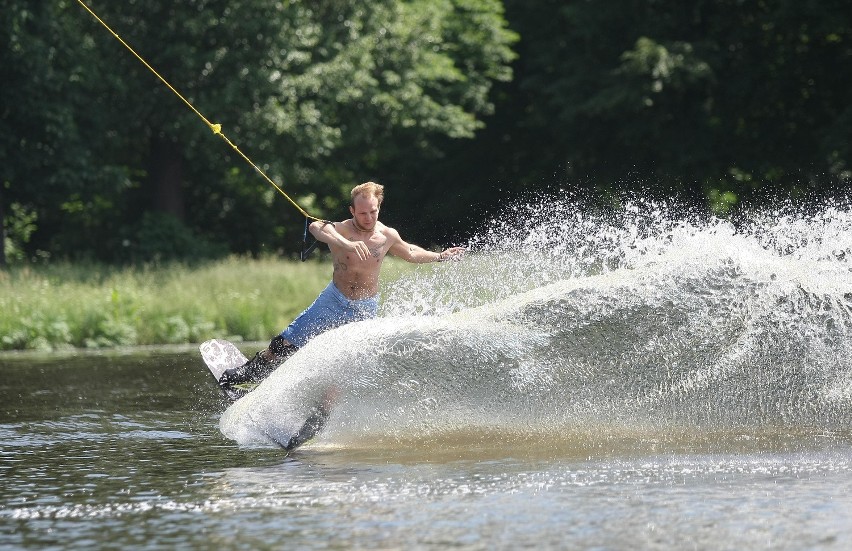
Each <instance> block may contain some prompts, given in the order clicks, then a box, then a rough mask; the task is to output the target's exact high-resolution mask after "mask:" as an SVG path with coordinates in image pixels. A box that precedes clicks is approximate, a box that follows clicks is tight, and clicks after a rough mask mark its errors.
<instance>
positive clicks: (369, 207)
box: [349, 195, 379, 230]
mask: <svg viewBox="0 0 852 551" xmlns="http://www.w3.org/2000/svg"><path fill="white" fill-rule="evenodd" d="M349 212H351V213H352V217H353V218H354V219H355V221H356V222H357V223H358V226H360V227H361V228H362V229H365V230H372V229H373V228H374V227H375V226H376V221H377V220H378V219H379V200H378V199H376V198H375V197H372V196H370V197H368V196H364V195H358V196H357V197H355V204H354V205H353V206H351V207H349Z"/></svg>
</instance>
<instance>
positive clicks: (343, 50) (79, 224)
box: [0, 0, 513, 259]
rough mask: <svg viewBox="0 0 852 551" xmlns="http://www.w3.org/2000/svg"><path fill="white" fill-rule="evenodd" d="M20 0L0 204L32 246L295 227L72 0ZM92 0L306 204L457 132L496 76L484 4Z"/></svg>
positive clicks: (499, 50) (500, 59)
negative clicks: (15, 211)
mask: <svg viewBox="0 0 852 551" xmlns="http://www.w3.org/2000/svg"><path fill="white" fill-rule="evenodd" d="M30 4H31V2H28V1H27V0H11V5H10V7H9V8H8V9H4V11H3V14H2V15H0V18H2V19H0V20H2V23H3V32H4V35H3V39H4V42H5V43H6V44H8V45H9V47H8V48H6V49H4V50H3V51H2V52H0V70H2V71H3V74H2V75H0V76H2V77H3V82H4V87H2V90H0V94H2V99H3V104H2V105H3V106H4V107H3V112H2V119H0V123H2V125H3V128H2V129H3V130H6V132H4V133H3V136H2V138H0V139H3V140H5V141H4V142H3V143H2V148H3V154H4V157H5V158H4V160H5V161H9V162H7V163H4V165H6V166H5V167H4V169H3V170H4V171H3V172H2V173H0V176H2V180H1V181H2V182H3V183H4V186H5V192H6V193H4V200H5V201H7V202H8V204H11V203H18V204H21V205H22V206H23V207H24V208H25V209H29V208H31V209H32V210H33V212H36V213H37V219H36V225H37V227H38V229H37V231H36V232H35V234H34V235H33V239H32V242H31V243H30V244H29V248H30V250H31V251H32V250H35V249H43V250H49V251H52V252H53V253H54V254H61V255H76V254H80V253H82V254H92V255H101V256H104V257H105V258H113V259H114V258H132V257H134V255H137V254H141V251H142V250H144V247H142V246H141V244H140V243H139V239H140V238H141V236H151V235H161V234H162V232H156V231H152V228H151V227H150V226H151V225H152V224H161V223H163V222H161V221H162V220H163V219H162V218H158V217H151V216H145V214H146V213H148V212H150V211H156V212H160V213H164V214H166V215H168V216H171V217H173V218H174V219H175V220H177V221H178V222H179V223H180V224H182V225H183V226H185V227H186V228H187V231H188V232H190V234H194V235H195V236H196V238H198V239H199V240H203V239H206V240H207V241H213V242H216V243H221V244H225V245H226V246H227V247H228V248H229V249H231V250H234V251H251V252H257V251H259V250H262V249H264V248H266V249H273V248H279V247H287V246H288V240H289V239H292V238H293V236H294V235H295V234H299V233H301V219H300V215H299V214H298V213H297V212H296V211H295V209H292V208H290V206H289V205H288V204H287V203H286V202H285V201H282V200H279V199H278V198H276V192H275V191H274V190H273V189H272V188H271V187H270V186H268V184H267V183H266V182H265V181H264V180H262V179H261V178H259V177H258V176H257V175H256V174H255V173H254V171H253V170H252V169H251V168H250V167H249V166H248V165H246V164H245V163H244V162H243V160H242V159H240V158H239V157H238V156H237V155H236V153H235V152H234V151H232V150H230V149H229V148H228V147H227V146H225V145H223V144H222V143H220V142H219V139H218V138H217V137H215V136H213V135H212V134H211V133H210V132H209V130H208V129H207V128H206V127H205V126H204V124H203V123H202V122H201V121H200V119H198V118H197V116H196V115H195V114H193V113H192V112H191V111H190V110H189V109H188V108H187V107H186V106H185V105H184V104H183V103H182V102H181V101H180V100H179V99H178V98H177V97H176V96H175V95H174V94H173V93H172V92H171V91H169V90H168V89H167V88H166V87H165V86H163V84H162V83H161V82H160V81H159V80H157V79H156V78H155V77H154V76H153V75H152V74H151V73H150V72H149V71H148V70H147V69H145V68H144V66H142V64H140V63H139V62H138V60H136V59H135V58H134V57H132V56H131V55H130V53H129V52H128V51H127V50H126V49H125V48H124V47H122V46H121V45H120V44H119V43H118V42H117V41H115V40H114V38H113V37H112V36H111V35H110V34H109V33H108V32H106V30H105V29H103V28H102V27H101V26H100V25H99V24H98V23H97V22H96V21H95V20H94V19H93V18H91V17H90V16H89V14H87V13H86V12H85V10H83V9H82V8H81V7H80V6H79V4H78V3H77V2H75V1H73V0H50V1H46V2H41V3H37V4H36V5H35V6H31V5H30ZM90 5H91V6H92V8H93V9H94V10H95V11H96V12H97V13H98V14H99V15H100V16H101V17H102V18H103V19H104V20H105V21H106V22H107V23H108V24H109V25H110V26H111V27H112V28H113V29H114V30H115V31H116V32H117V33H118V34H119V35H120V36H122V38H124V39H125V40H126V42H127V43H128V44H130V45H131V46H132V47H133V48H134V49H135V50H136V51H137V52H138V53H139V54H140V55H142V56H143V57H144V58H145V59H146V60H147V61H148V62H150V63H151V65H152V66H153V67H155V68H156V69H157V71H158V72H159V73H160V74H161V75H163V77H164V78H166V79H167V80H168V81H169V82H171V83H172V84H173V85H174V86H175V88H176V89H177V90H179V91H180V93H181V94H183V95H184V96H185V97H186V98H187V99H188V100H189V101H191V102H192V104H193V105H194V106H195V107H196V108H197V109H198V110H199V111H201V112H202V113H203V114H204V115H205V116H206V117H207V118H208V119H210V121H211V122H214V123H220V124H222V127H223V130H224V132H225V134H226V135H227V136H228V137H229V138H231V139H232V140H233V141H234V142H235V143H237V144H238V146H239V147H240V149H241V150H242V151H243V152H245V153H247V154H248V155H249V156H250V157H251V158H252V159H253V160H254V161H256V162H257V163H258V164H259V165H260V166H261V168H262V169H263V170H264V171H265V172H267V173H268V174H269V175H270V176H271V177H272V178H273V179H274V180H275V181H277V182H280V183H281V184H282V186H283V187H284V188H285V189H286V191H287V192H288V193H290V194H291V195H292V196H293V197H294V198H296V199H297V200H299V201H300V203H301V204H303V205H304V206H305V207H307V208H308V209H309V210H311V211H312V212H313V213H315V214H318V215H329V216H330V215H337V214H339V211H340V209H341V204H340V202H341V200H342V199H343V197H344V196H343V193H342V190H343V189H345V188H346V187H348V186H350V185H351V184H352V183H356V182H357V181H359V180H363V179H366V178H369V177H371V176H372V175H373V174H375V173H377V172H379V170H380V168H381V167H383V166H386V165H387V164H388V162H389V161H388V160H389V159H395V160H396V162H405V161H406V157H407V156H408V155H412V154H413V155H421V154H427V153H434V150H435V145H436V143H437V142H438V140H439V138H440V137H441V136H453V137H456V138H462V137H464V138H468V137H471V136H473V134H474V132H475V131H476V129H477V128H479V127H480V126H481V124H482V123H481V117H482V116H483V115H486V114H487V113H488V112H489V111H490V110H491V109H492V105H491V103H490V101H489V99H488V94H489V91H490V88H491V86H492V84H493V83H494V82H496V81H499V80H506V79H507V78H509V75H510V72H509V69H508V63H509V62H510V60H511V58H512V52H511V49H510V44H511V42H512V40H513V34H512V33H511V32H508V31H507V30H506V29H505V21H504V20H503V18H502V6H501V4H500V2H498V1H492V0H442V1H431V0H430V1H426V0H415V1H401V0H379V1H377V2H371V3H368V4H364V3H360V2H344V1H340V0H326V1H322V2H311V3H306V2H295V1H286V2H280V1H272V0H252V1H251V2H249V1H240V0H229V1H227V2H226V1H224V0H188V1H186V2H179V3H173V2H165V1H163V0H130V1H128V2H125V3H107V2H102V1H92V2H91V3H90ZM46 150H49V153H50V154H49V155H45V154H44V152H45V151H46ZM374 171H375V172H374ZM6 212H7V213H8V210H7V211H6ZM176 231H177V230H176ZM183 233H185V232H183ZM186 235H189V234H186ZM158 239H159V238H158ZM190 239H191V238H190ZM290 250H292V248H291V249H290Z"/></svg>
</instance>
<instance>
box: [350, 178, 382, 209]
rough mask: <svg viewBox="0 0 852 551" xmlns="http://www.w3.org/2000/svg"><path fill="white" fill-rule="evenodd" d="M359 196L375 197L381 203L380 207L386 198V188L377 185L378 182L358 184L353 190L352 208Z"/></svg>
mask: <svg viewBox="0 0 852 551" xmlns="http://www.w3.org/2000/svg"><path fill="white" fill-rule="evenodd" d="M359 195H363V196H365V197H375V198H376V200H377V201H378V202H379V205H381V204H382V200H384V198H385V186H383V185H381V184H377V183H376V182H364V183H363V184H358V185H357V186H355V187H354V188H352V206H353V207H354V206H355V198H356V197H358V196H359Z"/></svg>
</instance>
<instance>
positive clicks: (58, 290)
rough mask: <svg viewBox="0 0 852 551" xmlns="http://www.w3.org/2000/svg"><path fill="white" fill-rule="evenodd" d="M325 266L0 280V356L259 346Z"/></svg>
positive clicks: (33, 274) (84, 269)
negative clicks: (216, 343)
mask: <svg viewBox="0 0 852 551" xmlns="http://www.w3.org/2000/svg"><path fill="white" fill-rule="evenodd" d="M331 271H332V268H331V265H330V264H329V263H327V262H306V263H301V262H293V261H282V260H278V259H260V260H251V259H245V258H237V257H232V258H229V259H226V260H221V261H217V262H213V263H209V264H204V265H201V266H198V267H188V266H182V265H170V266H168V267H147V268H112V267H107V266H101V265H91V264H63V263H59V264H53V265H47V266H28V267H20V268H11V269H10V270H8V271H5V272H4V271H0V350H25V349H36V350H56V349H63V348H72V347H80V348H103V347H114V346H132V345H146V344H176V343H190V342H201V341H203V340H205V339H208V338H211V337H225V338H230V339H233V340H267V339H269V338H271V337H272V336H273V335H275V334H276V333H278V332H279V331H281V330H282V329H283V328H284V327H286V326H287V324H288V323H290V321H292V319H293V318H294V317H295V316H296V315H297V314H298V313H299V312H301V311H302V310H303V309H304V308H305V307H306V306H307V305H308V304H310V303H311V301H313V299H314V298H315V297H316V296H317V294H318V293H319V292H320V291H321V290H322V289H323V287H325V286H326V285H327V284H328V282H329V280H330V278H331Z"/></svg>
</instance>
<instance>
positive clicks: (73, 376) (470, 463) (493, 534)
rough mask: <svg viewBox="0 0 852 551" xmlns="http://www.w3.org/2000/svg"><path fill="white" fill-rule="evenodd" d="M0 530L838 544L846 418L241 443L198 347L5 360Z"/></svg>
mask: <svg viewBox="0 0 852 551" xmlns="http://www.w3.org/2000/svg"><path fill="white" fill-rule="evenodd" d="M0 373H2V380H0V445H2V449H1V450H0V477H2V481H3V484H2V489H0V548H38V549H49V548H57V549H59V548H110V549H117V548H122V549H123V548H134V549H174V548H199V549H209V548H221V549H235V548H244V549H280V548H283V547H295V548H424V547H434V548H442V549H443V548H446V547H456V548H470V549H485V548H489V549H490V548H517V547H523V546H529V547H536V548H560V549H584V548H590V547H597V548H613V549H617V548H645V549H680V548H684V547H693V548H698V549H720V548H729V549H738V548H750V549H762V548H773V549H801V548H821V549H843V548H844V547H845V545H846V544H847V543H848V541H850V538H852V528H850V523H849V519H852V497H850V496H852V468H850V463H852V454H850V447H849V443H848V440H847V439H846V438H845V437H843V436H837V435H835V436H832V435H823V436H820V435H810V436H809V437H808V440H807V442H808V445H807V446H805V447H802V446H783V447H782V448H783V449H760V446H757V447H756V448H755V449H743V450H741V451H740V452H734V451H727V452H725V453H694V452H684V451H677V450H662V451H661V452H660V453H647V452H643V453H640V454H630V453H626V454H625V453H622V454H614V455H613V454H609V455H608V456H598V457H594V456H589V455H588V454H584V455H581V454H578V453H561V452H560V453H530V451H529V450H526V451H524V450H522V449H513V448H512V447H511V446H503V447H502V448H500V449H489V450H471V449H467V450H466V449H465V448H464V447H463V446H461V445H456V447H455V448H452V449H443V450H438V449H430V447H429V446H428V445H421V446H420V447H413V448H406V447H401V446H396V447H392V448H386V449H383V448H381V447H372V448H368V449H337V450H335V449H328V448H319V449H318V448H311V447H307V448H305V449H302V450H300V451H299V452H297V453H295V454H293V455H292V456H291V457H285V455H284V454H283V452H282V451H280V450H277V449H241V448H239V447H237V446H236V445H235V444H234V443H233V442H231V441H228V440H225V439H224V438H223V437H222V436H221V434H220V433H219V430H218V425H217V423H218V418H219V415H220V413H221V411H222V409H223V407H224V401H223V400H222V399H221V398H220V396H219V395H218V392H217V391H216V389H215V388H213V387H212V385H210V381H208V379H207V377H208V376H207V374H206V373H205V372H204V370H203V368H202V367H201V365H200V363H199V360H198V357H197V354H196V352H195V350H194V349H186V350H177V351H170V352H168V353H163V352H149V353H143V354H138V353H137V354H127V355H122V354H112V355H83V356H69V357H63V358H57V357H38V356H11V357H5V358H3V359H0Z"/></svg>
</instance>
